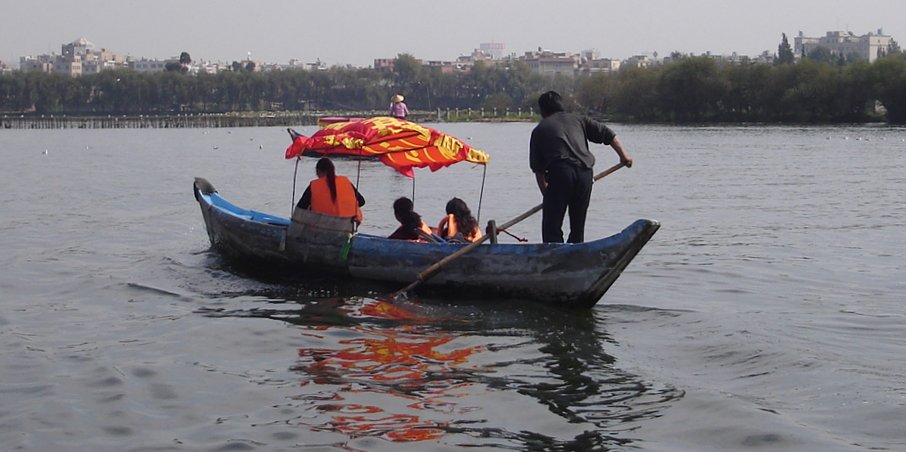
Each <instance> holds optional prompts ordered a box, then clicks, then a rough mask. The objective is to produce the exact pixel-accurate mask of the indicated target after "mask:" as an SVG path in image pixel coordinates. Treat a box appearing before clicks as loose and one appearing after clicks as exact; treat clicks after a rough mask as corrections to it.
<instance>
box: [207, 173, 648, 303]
mask: <svg viewBox="0 0 906 452" xmlns="http://www.w3.org/2000/svg"><path fill="white" fill-rule="evenodd" d="M195 197H196V199H197V200H198V203H199V205H200V206H201V211H202V215H203V216H204V220H205V225H206V227H207V230H208V236H209V237H210V239H211V244H212V245H213V246H215V247H217V248H218V249H220V250H223V251H224V252H225V254H227V255H230V256H234V257H239V258H242V259H255V260H260V261H265V262H271V263H274V264H276V265H293V266H296V267H299V270H300V271H308V272H311V271H317V272H329V273H333V274H338V275H349V276H352V277H355V278H360V279H368V280H375V281H384V282H393V283H400V286H403V285H405V284H408V283H410V282H412V281H413V280H415V277H416V275H417V274H418V273H419V272H421V271H423V270H424V269H425V268H427V267H429V266H431V265H432V264H434V263H435V262H437V261H439V260H440V259H442V258H443V257H445V256H448V255H449V254H452V253H453V252H455V251H457V250H458V249H460V248H461V247H463V246H466V245H462V244H448V243H445V244H432V243H417V242H409V241H405V240H389V239H386V238H383V237H377V236H373V235H368V234H353V235H349V234H345V235H344V234H334V235H331V236H328V237H326V238H325V237H323V236H320V237H316V238H312V237H314V236H308V235H302V236H300V237H293V236H291V235H290V234H288V230H289V225H290V221H289V220H288V219H286V218H281V217H275V216H272V215H268V214H264V213H261V212H256V211H251V210H246V209H241V208H239V207H237V206H235V205H233V204H230V203H229V202H227V201H226V200H225V199H223V198H222V197H220V195H219V194H217V192H216V190H215V189H214V187H213V186H211V184H210V183H208V182H207V181H205V180H204V179H196V182H195ZM658 227H659V224H658V223H657V222H656V221H652V220H637V221H635V222H634V223H632V224H631V225H629V226H628V227H627V228H626V229H624V230H623V231H622V232H620V233H619V234H616V235H613V236H611V237H607V238H603V239H599V240H594V241H591V242H586V243H581V244H555V243H540V244H500V243H498V244H493V245H492V244H485V245H481V246H478V247H476V248H475V249H474V250H472V251H471V252H469V253H467V254H465V255H463V256H462V257H460V258H459V259H456V260H453V261H452V262H450V263H449V264H448V265H447V266H446V267H444V268H443V269H442V270H441V271H440V272H438V273H437V274H436V275H435V276H434V277H433V278H432V279H429V280H428V281H426V282H425V283H424V284H423V285H422V286H423V288H424V290H426V291H430V292H431V294H432V295H441V296H443V295H448V296H463V295H466V296H470V297H480V298H493V299H527V300H536V301H542V302H550V303H556V304H562V305H568V306H576V307H590V306H594V304H595V303H597V302H598V300H600V299H601V297H602V296H603V295H604V293H605V292H606V291H607V289H609V288H610V286H611V285H612V284H613V283H614V281H616V279H617V277H619V275H620V273H621V272H622V271H623V269H624V268H626V266H627V265H628V264H629V262H631V261H632V259H633V258H634V257H635V256H636V254H638V252H639V251H640V250H641V249H642V247H643V246H644V245H645V243H647V242H648V240H649V239H650V238H651V236H652V235H654V233H655V232H656V231H657V229H658Z"/></svg>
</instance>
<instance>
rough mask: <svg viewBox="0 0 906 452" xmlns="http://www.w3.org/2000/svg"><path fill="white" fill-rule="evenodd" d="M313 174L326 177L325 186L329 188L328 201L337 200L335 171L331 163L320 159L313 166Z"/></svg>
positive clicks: (328, 160) (325, 159)
mask: <svg viewBox="0 0 906 452" xmlns="http://www.w3.org/2000/svg"><path fill="white" fill-rule="evenodd" d="M315 172H316V173H320V174H324V175H325V176H327V186H328V187H329V188H330V199H332V200H334V201H336V200H337V170H336V169H335V168H334V166H333V162H331V161H330V159H329V158H327V157H321V159H319V160H318V163H317V164H316V165H315Z"/></svg>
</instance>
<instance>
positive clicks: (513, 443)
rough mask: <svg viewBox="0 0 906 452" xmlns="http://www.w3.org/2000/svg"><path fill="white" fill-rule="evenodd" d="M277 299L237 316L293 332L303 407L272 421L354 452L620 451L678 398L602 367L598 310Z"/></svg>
mask: <svg viewBox="0 0 906 452" xmlns="http://www.w3.org/2000/svg"><path fill="white" fill-rule="evenodd" d="M287 301H289V300H287ZM287 301H281V302H280V303H279V304H278V305H275V308H276V309H275V312H274V313H273V314H272V315H273V316H271V315H269V314H267V309H257V308H256V309H254V310H252V311H247V312H245V313H244V315H250V316H254V317H261V316H265V317H271V318H274V319H277V320H280V321H285V322H290V323H292V324H293V325H296V326H297V327H298V328H299V330H300V335H299V343H300V345H299V347H298V348H297V356H298V357H297V360H296V361H295V363H294V364H293V365H292V367H291V370H292V371H294V372H296V373H298V376H299V383H300V385H299V387H298V393H297V394H294V396H293V400H295V401H298V402H299V403H300V405H299V408H301V409H302V410H304V411H303V412H302V413H292V414H293V415H294V417H293V418H292V419H288V420H286V421H285V422H287V423H290V424H293V425H296V424H297V425H300V426H302V427H307V428H310V429H312V430H313V431H317V432H331V433H335V434H339V435H343V436H345V437H347V438H349V439H350V441H351V442H350V444H349V445H350V446H352V447H353V449H355V448H356V447H361V446H364V445H365V444H367V441H368V438H372V440H373V439H376V438H380V439H383V440H387V441H393V442H424V443H423V444H424V446H423V447H422V448H421V449H419V450H432V449H433V448H436V447H432V444H434V442H438V441H439V443H437V444H446V445H452V444H456V445H458V446H460V447H478V448H481V447H487V448H490V447H495V446H496V447H498V448H499V447H503V448H505V449H510V450H605V449H607V448H609V447H618V446H620V445H624V446H625V445H627V444H628V443H632V439H631V436H632V435H631V434H628V432H629V431H631V430H632V429H631V428H630V429H628V430H627V429H625V428H624V427H625V426H626V425H631V424H632V423H634V422H638V421H639V420H640V419H647V418H653V417H657V416H658V415H659V412H660V410H661V409H663V408H664V407H665V406H667V405H668V404H669V403H670V402H671V401H672V400H674V399H676V398H677V397H682V395H683V394H682V391H677V390H675V389H673V388H669V387H661V386H656V385H655V386H653V385H651V384H650V383H648V382H645V381H644V380H642V379H640V378H639V377H638V376H635V375H632V374H630V373H627V372H624V371H622V370H620V369H619V366H614V364H613V363H614V358H613V357H612V356H610V355H609V354H608V353H607V352H606V348H607V347H606V343H608V342H610V341H611V339H610V338H609V336H608V335H607V333H606V331H604V330H603V327H602V326H601V325H599V324H596V319H595V313H596V312H598V313H600V311H590V310H563V309H556V308H553V307H549V306H546V305H537V304H536V305H533V304H532V303H528V304H527V303H525V302H518V303H516V302H514V303H507V302H503V303H499V304H495V305H493V306H489V305H486V304H474V305H471V306H464V305H460V304H457V306H451V305H447V304H437V303H427V304H425V303H418V304H416V303H408V302H401V303H388V302H386V301H380V300H375V299H369V298H347V299H338V298H327V299H320V300H317V301H315V302H313V301H312V300H306V301H304V302H302V303H300V304H298V305H297V304H294V303H288V302H287ZM464 302H465V303H467V301H464ZM220 314H221V315H222V314H223V313H220ZM233 315H235V313H233ZM564 326H568V327H564ZM502 413H505V414H504V415H502ZM353 441H359V442H358V443H355V442H353Z"/></svg>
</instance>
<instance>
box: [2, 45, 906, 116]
mask: <svg viewBox="0 0 906 452" xmlns="http://www.w3.org/2000/svg"><path fill="white" fill-rule="evenodd" d="M548 89H555V90H558V91H560V92H561V93H563V94H565V95H566V96H565V97H566V98H567V99H569V101H570V102H571V105H570V106H569V107H570V108H573V109H579V110H583V111H587V112H590V113H592V114H595V115H598V116H603V117H608V118H611V119H614V120H620V121H636V122H681V123H693V122H776V123H781V122H796V123H838V122H866V121H881V120H887V121H888V122H890V123H896V124H904V123H906V57H904V56H903V54H895V55H890V56H887V57H885V58H882V59H879V60H878V61H876V62H874V63H872V64H868V63H850V64H833V63H825V62H820V61H816V60H810V59H805V60H803V61H802V62H800V63H797V64H774V65H771V64H763V63H742V64H739V63H733V64H731V63H723V62H720V61H718V60H715V59H713V58H710V57H681V56H674V58H672V59H671V61H670V62H668V63H666V64H663V65H658V66H655V67H650V68H624V69H622V70H620V71H618V72H616V73H613V74H608V75H594V76H590V77H578V78H576V79H571V78H566V77H557V78H544V77H541V76H539V75H537V74H535V73H533V72H532V71H531V70H530V69H529V68H528V67H527V66H525V65H523V64H518V63H517V64H513V65H511V66H509V67H497V66H491V65H484V64H481V63H478V64H476V65H475V67H474V68H473V69H472V70H471V71H469V72H454V73H441V72H440V71H439V70H437V69H434V68H430V67H423V66H421V65H420V64H418V62H417V61H416V60H415V58H413V57H412V56H409V55H400V56H399V57H398V58H397V59H396V61H395V67H394V71H393V72H392V73H391V72H381V71H377V70H374V69H359V68H341V67H335V68H331V69H329V70H325V71H303V70H280V71H271V72H253V71H249V70H247V68H242V67H237V68H235V70H234V71H227V72H222V73H219V74H216V75H211V74H199V75H188V74H184V73H181V72H179V71H173V72H161V73H138V72H135V71H131V70H118V71H107V72H102V73H99V74H92V75H85V76H82V77H69V76H65V75H59V74H46V73H38V72H29V73H23V72H14V73H12V74H8V75H3V76H0V112H6V113H31V114H37V115H43V114H67V115H74V116H75V115H108V114H114V115H139V114H145V115H167V114H172V113H223V112H243V111H312V110H332V111H344V110H345V111H361V110H376V111H382V110H385V109H387V107H388V105H389V99H390V96H391V95H393V94H395V93H402V94H404V95H405V96H406V98H407V103H408V104H409V107H410V109H414V110H423V111H431V110H436V109H460V108H461V109H467V108H469V109H484V110H489V111H490V110H494V109H496V110H499V111H501V112H502V111H503V110H505V109H512V110H516V109H524V110H526V111H530V110H532V109H536V104H535V102H536V99H537V97H538V95H539V94H540V93H541V92H543V91H546V90H548Z"/></svg>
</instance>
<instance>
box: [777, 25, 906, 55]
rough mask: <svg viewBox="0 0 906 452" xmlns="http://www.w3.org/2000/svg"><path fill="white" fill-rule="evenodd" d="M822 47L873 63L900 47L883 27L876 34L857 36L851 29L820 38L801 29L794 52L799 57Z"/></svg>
mask: <svg viewBox="0 0 906 452" xmlns="http://www.w3.org/2000/svg"><path fill="white" fill-rule="evenodd" d="M821 48H823V49H827V50H828V51H829V52H830V53H831V54H832V55H838V56H842V57H844V58H847V59H850V60H858V61H867V62H869V63H871V62H874V61H875V60H877V59H878V58H879V57H882V56H884V55H886V54H888V53H890V52H892V51H894V50H896V49H898V48H899V47H898V46H897V44H896V41H894V40H893V38H892V37H890V36H888V35H885V34H884V31H883V30H881V29H878V32H877V33H876V34H875V33H868V34H865V35H862V36H856V35H855V34H853V33H852V32H851V31H829V32H827V34H826V35H824V36H822V37H820V38H811V37H807V36H804V35H803V33H802V32H801V31H800V32H799V36H796V39H795V45H794V47H793V52H794V53H795V54H796V57H797V58H802V57H807V56H809V55H810V54H811V53H812V52H814V51H816V50H818V49H821Z"/></svg>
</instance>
